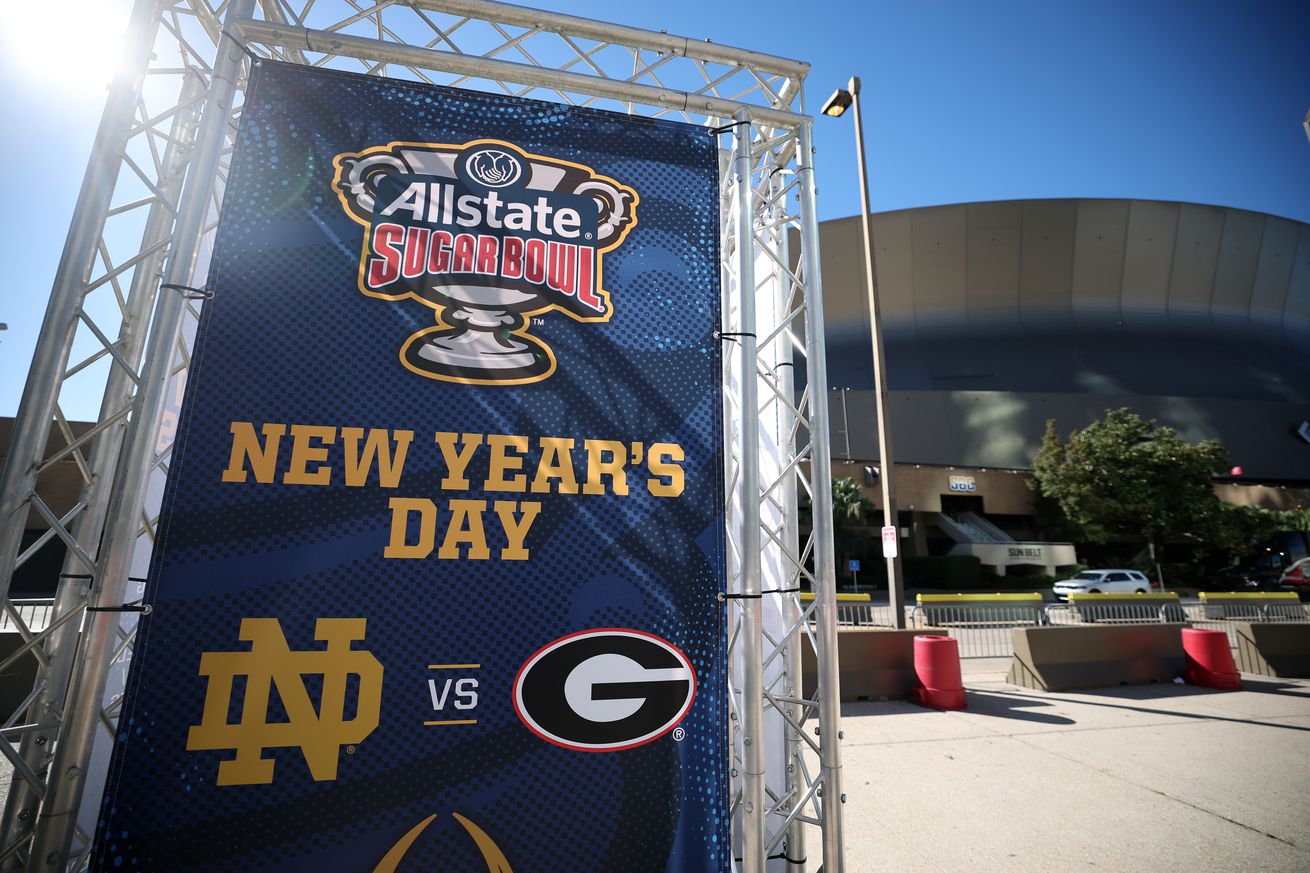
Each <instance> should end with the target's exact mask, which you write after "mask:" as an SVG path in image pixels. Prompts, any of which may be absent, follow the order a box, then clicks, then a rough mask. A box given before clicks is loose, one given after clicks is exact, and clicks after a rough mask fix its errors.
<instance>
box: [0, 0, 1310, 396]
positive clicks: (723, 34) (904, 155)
mask: <svg viewBox="0 0 1310 873" xmlns="http://www.w3.org/2000/svg"><path fill="white" fill-rule="evenodd" d="M84 2H85V3H86V7H85V8H86V9H88V10H93V11H94V14H89V15H88V22H89V24H88V27H89V28H90V29H91V30H92V32H94V33H97V34H103V33H112V32H114V23H115V22H121V21H123V20H125V18H126V9H127V5H128V4H127V3H126V2H123V0H99V2H96V0H84ZM73 5H74V6H76V3H74V4H73ZM543 5H549V6H550V7H551V8H553V9H556V10H558V11H562V12H568V13H572V14H578V15H584V16H588V17H594V18H606V19H609V20H613V21H616V22H618V23H621V24H627V25H632V26H636V27H644V28H650V29H654V30H659V29H666V30H668V31H670V32H672V33H676V34H680V35H685V36H690V37H696V38H706V37H708V38H711V39H713V40H714V41H715V42H718V43H725V44H728V45H734V46H739V47H743V48H751V49H755V50H758V51H763V52H769V53H772V54H779V55H784V56H789V57H794V58H799V59H802V60H808V61H810V62H811V63H812V64H813V70H812V72H811V74H810V77H809V79H808V83H807V100H808V106H809V108H810V110H811V111H817V108H818V106H819V105H820V104H821V103H822V102H823V100H824V99H825V98H826V97H827V95H828V94H829V93H830V92H831V90H832V89H833V88H834V87H836V86H838V85H841V84H843V83H844V82H845V81H846V79H847V78H848V77H849V76H850V75H852V74H855V75H859V76H860V77H861V79H862V81H863V83H864V95H863V96H864V106H865V116H866V137H867V140H868V148H869V168H870V173H871V184H872V189H873V192H872V197H873V205H874V209H875V210H879V211H880V210H887V209H900V208H906V207H913V206H925V205H932V204H939V203H958V202H968V201H979V200H998V199H1009V198H1020V197H1140V198H1156V199H1165V200H1186V201H1194V202H1200V203H1213V204H1218V205H1223V206H1234V207H1240V208H1244V209H1252V210H1256V211H1262V212H1270V213H1273V214H1276V215H1281V216H1285V217H1288V218H1294V219H1298V220H1300V221H1310V141H1307V139H1306V135H1305V132H1304V131H1303V129H1302V126H1301V121H1302V119H1303V117H1304V116H1305V112H1306V110H1307V108H1310V3H1305V2H1298V0H1285V2H1280V0H1256V2H1248V3H1232V2H1228V3H1219V2H1200V0H1194V2H1181V0H1152V2H1149V3H1141V2H1128V0H1096V2H1085V3H1082V4H1071V3H1065V2H1007V0H995V2H989V3H977V2H962V0H942V2H918V3H907V2H904V0H899V2H897V0H876V2H867V3H858V4H857V3H853V2H848V3H840V2H821V0H810V2H807V3H804V4H797V3H795V2H780V0H757V2H755V3H752V4H750V5H749V6H747V5H745V4H738V3H721V4H709V3H705V2H703V0H698V2H686V0H667V2H663V3H640V4H637V3H633V4H616V3H614V2H612V0H609V2H600V0H554V2H551V3H549V4H543ZM18 7H19V4H9V5H8V6H7V8H6V9H3V10H0V44H2V45H3V48H4V50H3V51H0V81H4V82H5V88H4V89H3V92H2V93H0V125H2V127H0V129H3V130H5V131H8V132H9V133H10V136H11V140H10V150H9V161H10V167H9V172H8V173H7V176H8V178H7V179H6V180H5V186H4V192H5V193H4V198H5V203H6V206H7V208H6V209H5V210H4V211H3V212H2V213H0V222H3V231H4V232H3V234H2V235H0V255H2V256H3V257H4V261H5V263H6V264H8V265H9V269H8V270H7V271H6V277H5V279H4V281H3V283H2V284H0V322H6V323H7V324H8V325H9V330H8V331H5V332H0V415H13V414H14V413H15V411H16V410H17V407H18V401H19V397H20V395H21V391H22V385H23V381H24V379H25V377H26V371H27V367H28V365H29V363H30V361H31V355H32V350H33V348H34V346H35V341H36V335H37V333H38V332H39V330H40V325H41V320H42V317H43V315H44V309H45V301H46V298H47V296H48V294H49V289H50V282H51V279H52V277H53V275H54V271H55V267H56V265H57V262H58V259H59V253H60V250H61V248H62V245H63V240H64V235H65V232H66V230H67V225H68V221H69V218H70V215H71V212H72V208H73V204H74V202H75V200H76V197H77V188H78V185H79V184H80V181H81V177H82V172H83V169H84V167H85V165H86V159H87V156H88V153H89V150H90V146H91V141H92V138H93V136H94V133H95V128H96V125H97V123H98V121H99V115H100V109H101V108H102V105H103V101H104V90H103V87H102V86H98V85H96V84H94V83H87V82H85V81H78V79H79V76H78V69H79V68H78V65H77V64H75V63H68V62H66V61H64V60H62V59H61V61H60V63H59V64H51V65H49V66H48V67H47V69H49V70H54V71H56V72H54V73H53V74H49V75H45V76H40V75H37V74H35V73H34V72H33V70H34V69H35V63H36V62H34V60H33V59H32V58H31V56H30V49H31V47H32V45H33V44H34V43H35V42H36V41H35V40H31V39H23V38H22V37H23V33H24V30H23V28H24V27H25V26H28V24H29V23H28V22H24V21H22V20H20V19H19V18H18V17H16V16H15V14H14V13H13V12H12V11H10V10H12V9H17V8H18ZM800 12H803V13H804V15H803V16H801V15H799V14H798V13H800ZM47 14H49V13H47ZM92 18H94V19H95V20H94V21H91V19H92ZM65 26H66V25H65ZM816 141H817V143H818V146H819V155H818V164H817V167H818V174H819V185H820V192H821V193H820V198H819V203H820V213H821V217H822V218H837V217H840V216H845V215H851V214H854V213H855V212H856V211H857V210H858V208H859V206H858V203H859V201H858V193H857V190H856V188H855V174H854V160H855V157H854V146H853V141H852V134H851V130H850V119H849V116H848V117H847V118H844V119H841V120H831V119H822V120H821V121H820V122H819V123H818V125H817V132H816ZM97 406H98V397H97V398H92V399H91V400H89V401H88V402H87V403H85V404H84V405H82V406H81V407H79V408H75V409H72V410H69V412H70V414H72V415H74V416H76V417H94V414H95V409H96V407H97Z"/></svg>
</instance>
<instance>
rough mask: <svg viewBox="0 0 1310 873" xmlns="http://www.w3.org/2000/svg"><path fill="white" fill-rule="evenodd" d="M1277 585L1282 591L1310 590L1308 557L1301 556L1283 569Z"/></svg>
mask: <svg viewBox="0 0 1310 873" xmlns="http://www.w3.org/2000/svg"><path fill="white" fill-rule="evenodd" d="M1278 587H1279V589H1281V590H1283V591H1297V592H1307V591H1310V558H1302V559H1301V560H1299V561H1297V562H1296V563H1295V564H1293V565H1292V566H1290V567H1288V568H1287V569H1286V570H1284V571H1283V575H1282V576H1280V577H1279V578H1278Z"/></svg>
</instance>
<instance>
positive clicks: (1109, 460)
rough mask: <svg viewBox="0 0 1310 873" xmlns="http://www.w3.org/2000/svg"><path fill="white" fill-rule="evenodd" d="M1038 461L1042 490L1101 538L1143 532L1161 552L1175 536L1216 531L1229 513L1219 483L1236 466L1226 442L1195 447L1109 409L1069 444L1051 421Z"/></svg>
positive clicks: (1036, 469)
mask: <svg viewBox="0 0 1310 873" xmlns="http://www.w3.org/2000/svg"><path fill="white" fill-rule="evenodd" d="M1033 466H1034V478H1035V479H1036V480H1037V488H1038V491H1039V493H1041V494H1042V495H1044V496H1046V497H1050V498H1052V499H1054V500H1055V501H1056V502H1057V503H1058V504H1059V506H1060V508H1061V509H1062V510H1063V511H1064V513H1065V515H1066V516H1068V518H1069V519H1070V520H1071V521H1073V522H1074V523H1075V524H1078V525H1079V526H1080V527H1082V529H1083V530H1084V532H1085V534H1086V536H1087V538H1088V539H1090V540H1092V541H1094V542H1105V541H1106V540H1107V539H1108V538H1109V537H1110V535H1111V534H1122V533H1137V534H1141V535H1142V536H1143V537H1145V538H1146V541H1147V543H1148V545H1150V547H1151V550H1152V552H1154V551H1155V548H1156V546H1158V545H1159V544H1160V543H1161V542H1162V541H1163V540H1164V539H1165V538H1168V537H1173V536H1178V535H1181V534H1194V535H1201V534H1205V533H1211V534H1213V530H1214V523H1215V519H1217V518H1221V517H1222V515H1221V514H1222V513H1224V510H1223V508H1222V501H1220V500H1219V498H1218V497H1217V496H1216V495H1215V493H1214V486H1213V484H1212V478H1213V477H1214V475H1215V474H1217V473H1220V472H1222V471H1224V470H1226V469H1228V467H1229V462H1228V457H1227V454H1226V453H1225V452H1224V448H1223V446H1222V445H1220V444H1219V442H1218V441H1216V440H1205V441H1203V442H1200V443H1197V444H1196V445H1192V444H1191V443H1188V442H1186V441H1185V440H1183V439H1182V438H1180V437H1179V436H1178V434H1177V433H1176V432H1174V430H1173V429H1171V428H1168V427H1162V426H1160V425H1158V424H1157V423H1156V422H1155V421H1154V420H1150V421H1147V420H1144V419H1142V418H1141V417H1140V416H1138V415H1137V414H1136V413H1134V412H1133V411H1131V410H1129V409H1114V410H1110V411H1108V412H1107V413H1106V415H1105V418H1104V419H1102V420H1100V421H1095V422H1092V423H1091V424H1089V425H1088V426H1087V427H1085V428H1083V429H1082V430H1081V431H1074V432H1073V433H1071V434H1070V435H1069V438H1068V441H1067V442H1066V441H1062V440H1061V439H1060V436H1059V433H1058V432H1057V431H1056V429H1055V421H1054V420H1051V421H1048V422H1047V423H1046V434H1045V436H1044V437H1043V438H1042V446H1041V449H1040V450H1039V451H1038V453H1037V459H1036V462H1035V463H1034V465H1033Z"/></svg>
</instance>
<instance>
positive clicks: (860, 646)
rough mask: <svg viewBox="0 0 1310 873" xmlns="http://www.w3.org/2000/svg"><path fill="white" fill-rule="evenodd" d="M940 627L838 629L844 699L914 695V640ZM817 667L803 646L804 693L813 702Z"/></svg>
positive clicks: (840, 674)
mask: <svg viewBox="0 0 1310 873" xmlns="http://www.w3.org/2000/svg"><path fill="white" fill-rule="evenodd" d="M943 633H945V632H944V631H943V630H942V629H941V628H928V627H920V628H914V629H912V630H897V629H895V628H865V627H851V628H839V629H838V631H837V664H838V673H839V681H840V682H841V699H842V700H908V699H909V698H910V696H911V695H912V694H913V693H914V686H915V672H914V638H915V637H917V636H925V635H933V634H943ZM817 687H818V667H817V661H816V659H815V655H814V651H813V649H812V648H811V647H810V646H809V645H803V646H801V693H802V695H803V696H804V697H805V698H806V699H810V700H812V699H814V693H815V690H816V688H817Z"/></svg>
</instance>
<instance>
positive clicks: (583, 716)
mask: <svg viewBox="0 0 1310 873" xmlns="http://www.w3.org/2000/svg"><path fill="white" fill-rule="evenodd" d="M695 697H696V671H695V669H694V668H693V667H692V665H691V661H689V660H688V659H687V656H686V655H684V654H683V653H682V651H681V650H680V649H678V648H677V647H676V646H674V645H673V644H672V643H670V642H668V641H667V640H664V639H662V638H660V637H657V636H655V635H654V634H649V633H645V632H644V631H638V630H629V629H626V628H599V629H597V630H589V631H581V632H579V633H575V634H569V635H568V636H566V637H561V638H560V639H558V640H555V641H554V642H552V643H548V644H547V645H545V646H543V647H542V648H541V649H539V650H538V651H537V652H536V653H535V654H534V655H533V656H532V657H531V658H529V659H528V660H527V662H526V663H525V664H524V665H523V666H522V667H521V668H520V669H519V673H518V676H516V677H515V679H514V711H515V712H516V713H517V714H518V717H519V719H520V720H521V721H522V722H523V724H524V725H526V726H527V728H528V730H530V731H532V732H533V733H534V734H536V735H537V736H539V737H541V738H542V739H543V740H546V741H547V742H551V743H554V744H555V745H557V746H563V747H564V748H566V749H574V750H577V751H580V752H614V751H619V750H621V749H631V748H633V747H634V746H640V745H643V744H645V743H649V742H651V741H652V740H655V739H658V738H659V737H661V736H663V735H664V734H666V733H668V732H669V731H671V730H673V728H674V727H676V726H677V724H678V722H680V721H682V718H683V716H685V715H686V714H687V711H688V710H689V709H691V704H692V701H693V700H694V699H695Z"/></svg>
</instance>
